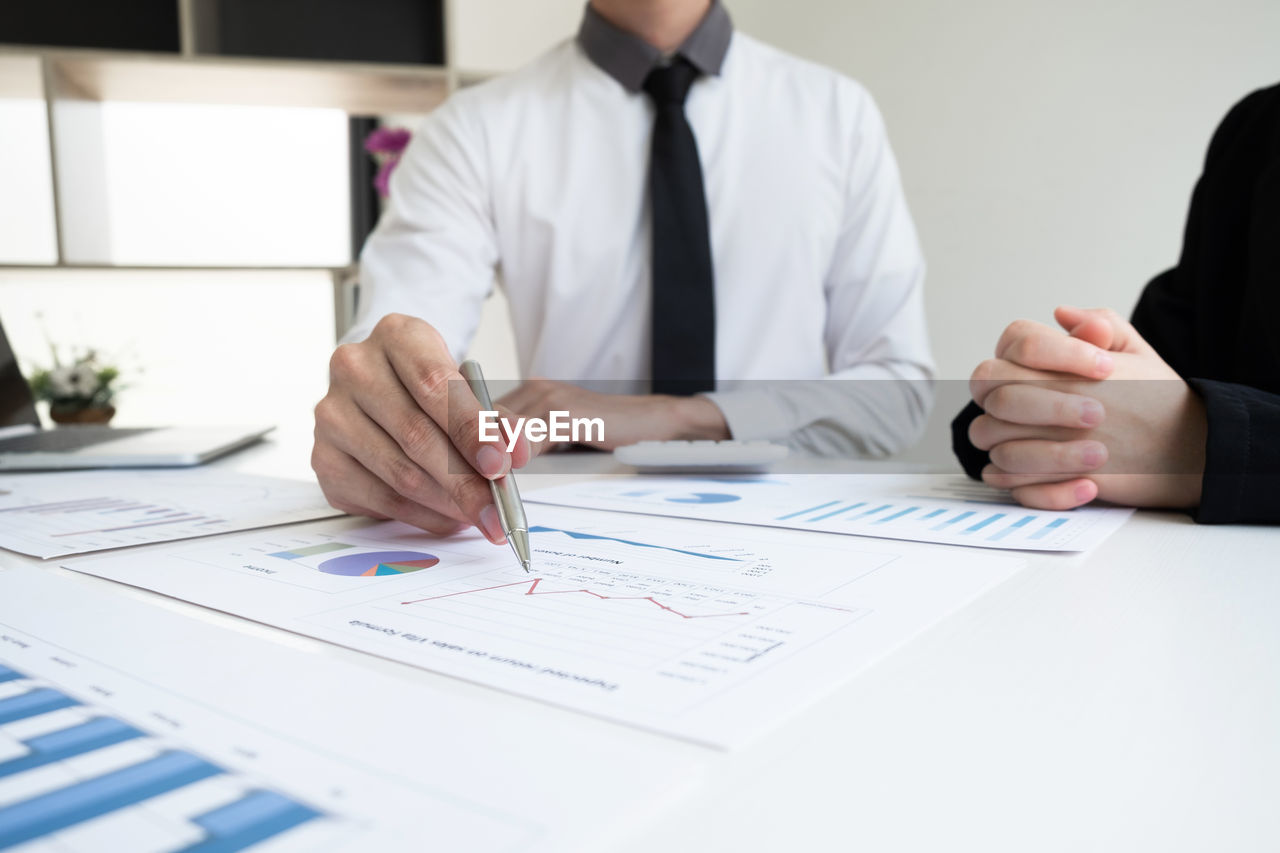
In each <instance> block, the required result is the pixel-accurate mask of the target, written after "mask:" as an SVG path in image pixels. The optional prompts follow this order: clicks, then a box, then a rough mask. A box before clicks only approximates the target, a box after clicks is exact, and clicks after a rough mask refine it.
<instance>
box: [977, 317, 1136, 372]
mask: <svg viewBox="0 0 1280 853" xmlns="http://www.w3.org/2000/svg"><path fill="white" fill-rule="evenodd" d="M996 358H999V359H1003V360H1005V361H1012V362H1015V363H1016V364H1020V365H1022V366H1023V367H1029V368H1031V369H1033V370H1044V371H1050V372H1053V373H1070V374H1074V375H1076V376H1083V377H1085V378H1086V379H1105V378H1106V377H1107V376H1109V375H1111V370H1112V368H1113V367H1114V365H1115V362H1114V359H1113V358H1112V357H1111V356H1110V355H1109V354H1108V353H1107V352H1106V350H1104V349H1100V348H1099V347H1096V346H1094V345H1093V344H1091V343H1088V342H1086V341H1083V340H1080V339H1078V338H1073V337H1071V336H1070V335H1065V334H1063V333H1062V332H1060V331H1058V330H1057V329H1054V328H1051V327H1049V326H1046V325H1044V324H1043V323H1035V322H1032V321H1031V320H1015V321H1014V322H1013V323H1010V324H1009V325H1008V327H1006V328H1005V330H1004V333H1003V334H1002V335H1000V340H999V341H998V342H997V343H996Z"/></svg>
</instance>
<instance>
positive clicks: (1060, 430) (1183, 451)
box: [969, 306, 1207, 510]
mask: <svg viewBox="0 0 1280 853" xmlns="http://www.w3.org/2000/svg"><path fill="white" fill-rule="evenodd" d="M1054 317H1055V319H1056V320H1057V321H1058V324H1059V325H1060V326H1061V327H1062V329H1061V330H1059V329H1055V328H1053V327H1051V326H1046V325H1044V324H1041V323H1034V322H1031V321H1029V320H1019V321H1017V322H1014V323H1012V324H1011V325H1010V326H1009V327H1008V328H1006V329H1005V331H1004V333H1003V334H1002V335H1001V336H1000V340H999V342H998V344H997V345H996V357H995V358H992V359H988V360H986V361H984V362H982V363H981V364H979V365H978V367H977V368H976V369H975V370H974V371H973V374H972V376H971V377H970V379H969V390H970V393H971V395H972V396H973V399H974V401H975V402H977V404H978V405H979V406H981V407H982V408H983V410H984V412H985V414H982V415H980V416H978V417H977V418H975V419H974V420H973V422H972V423H971V424H970V426H969V439H970V441H972V442H973V444H974V446H975V447H977V448H979V449H981V450H986V451H989V452H990V456H991V464H989V465H987V466H986V467H985V468H984V469H983V471H982V479H983V480H984V481H985V482H986V483H988V484H989V485H992V486H995V487H997V488H1002V489H1010V490H1011V491H1012V494H1013V497H1014V498H1015V499H1016V500H1017V501H1018V502H1019V503H1021V504H1023V505H1025V506H1030V507H1037V508H1040V509H1057V510H1062V509H1071V508H1073V507H1077V506H1080V505H1082V504H1086V503H1088V502H1090V501H1092V500H1094V499H1095V498H1097V499H1101V500H1106V501H1110V502H1113V503H1118V504H1124V505H1129V506H1140V507H1180V508H1189V507H1194V506H1197V505H1198V504H1199V502H1200V488H1201V480H1202V478H1203V474H1204V460H1205V439H1206V436H1207V424H1206V418H1205V411H1204V406H1203V404H1202V403H1201V402H1200V399H1199V397H1198V396H1197V395H1196V394H1195V392H1194V391H1192V389H1191V388H1190V387H1189V386H1188V385H1187V383H1186V382H1185V381H1184V380H1183V379H1182V378H1181V377H1180V376H1179V375H1178V374H1177V373H1176V372H1175V371H1174V370H1173V368H1171V367H1170V366H1169V365H1168V364H1167V363H1165V361H1164V359H1162V358H1161V357H1160V355H1159V354H1158V353H1157V352H1156V351H1155V349H1154V348H1152V347H1151V345H1150V344H1148V343H1147V342H1146V341H1145V340H1144V339H1143V338H1142V336H1141V335H1139V334H1138V332H1137V330H1136V329H1134V327H1133V326H1132V325H1131V324H1130V323H1128V322H1127V321H1125V320H1124V319H1123V318H1121V317H1120V316H1119V315H1117V314H1116V313H1115V312H1114V311H1110V310H1108V309H1079V308H1071V307H1066V306H1063V307H1060V308H1058V309H1057V310H1056V311H1055V312H1054Z"/></svg>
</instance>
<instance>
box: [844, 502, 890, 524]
mask: <svg viewBox="0 0 1280 853" xmlns="http://www.w3.org/2000/svg"><path fill="white" fill-rule="evenodd" d="M891 506H893V504H884V505H882V506H878V507H876V508H875V509H869V510H867V511H866V512H860V513H858V514H857V515H855V516H854V517H853V518H851V519H849V520H850V521H857V520H858V519H860V518H866V517H867V516H869V515H875V514H876V513H877V512H884V511H885V510H886V509H889V508H890V507H891Z"/></svg>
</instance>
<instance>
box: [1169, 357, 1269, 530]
mask: <svg viewBox="0 0 1280 853" xmlns="http://www.w3.org/2000/svg"><path fill="white" fill-rule="evenodd" d="M1191 387H1192V388H1194V389H1195V390H1196V391H1197V392H1198V393H1199V394H1200V397H1201V399H1203V400H1204V405H1205V411H1206V413H1207V415H1208V418H1209V437H1208V440H1207V442H1206V444H1205V464H1204V480H1203V483H1202V486H1201V495H1200V508H1199V509H1198V510H1197V511H1196V516H1195V517H1196V521H1199V522H1201V523H1204V524H1227V523H1232V522H1252V523H1258V524H1277V523H1280V395H1277V394H1268V393H1267V392H1265V391H1259V390H1258V389H1257V388H1250V387H1249V386H1247V385H1239V384H1236V383H1234V382H1214V381H1212V380H1209V379H1192V380H1191Z"/></svg>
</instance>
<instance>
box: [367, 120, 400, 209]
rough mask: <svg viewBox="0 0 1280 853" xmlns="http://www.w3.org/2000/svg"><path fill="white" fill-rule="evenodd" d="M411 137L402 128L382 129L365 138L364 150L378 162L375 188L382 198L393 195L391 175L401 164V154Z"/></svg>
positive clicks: (374, 181) (374, 180)
mask: <svg viewBox="0 0 1280 853" xmlns="http://www.w3.org/2000/svg"><path fill="white" fill-rule="evenodd" d="M411 135H412V134H410V133H409V131H407V130H405V129H404V128H402V127H380V128H378V129H377V130H375V131H374V132H373V133H371V134H369V135H368V136H366V137H365V140H364V150H365V151H368V152H369V153H370V154H372V155H373V157H374V159H375V160H377V161H378V174H377V175H376V176H374V179H373V188H374V189H376V190H377V191H378V195H379V196H381V197H382V198H386V197H387V196H388V195H390V193H391V173H392V172H393V171H395V168H396V164H397V163H399V162H400V153H401V152H402V151H404V149H405V146H406V145H408V144H409V137H410V136H411Z"/></svg>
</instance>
